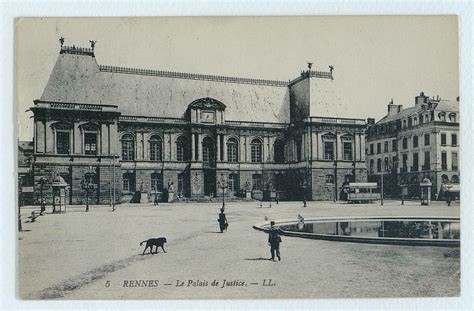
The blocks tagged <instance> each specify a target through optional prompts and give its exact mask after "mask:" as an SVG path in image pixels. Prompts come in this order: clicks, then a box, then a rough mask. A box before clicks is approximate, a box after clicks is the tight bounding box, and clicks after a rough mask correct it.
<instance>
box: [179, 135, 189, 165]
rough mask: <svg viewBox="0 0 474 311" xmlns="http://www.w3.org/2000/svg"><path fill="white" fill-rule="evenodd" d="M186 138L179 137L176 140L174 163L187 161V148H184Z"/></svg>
mask: <svg viewBox="0 0 474 311" xmlns="http://www.w3.org/2000/svg"><path fill="white" fill-rule="evenodd" d="M186 142H187V140H186V137H184V136H180V137H178V139H177V140H176V161H180V162H183V161H188V160H189V152H188V148H187V147H186V146H187V145H186Z"/></svg>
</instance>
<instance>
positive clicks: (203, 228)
mask: <svg viewBox="0 0 474 311" xmlns="http://www.w3.org/2000/svg"><path fill="white" fill-rule="evenodd" d="M16 27H17V47H16V53H17V60H18V62H17V67H16V70H17V78H18V79H17V106H18V117H19V120H18V124H19V140H18V174H19V175H18V177H19V178H18V183H19V193H18V198H19V200H18V203H19V205H18V227H19V232H18V258H19V264H18V284H19V292H18V295H19V297H20V298H23V299H189V298H192V299H259V298H265V299H268V298H275V299H279V298H358V297H364V298H378V297H451V296H459V294H460V274H461V272H460V174H461V167H460V164H459V160H458V159H459V157H460V152H461V151H460V133H459V121H460V114H459V113H460V109H459V105H460V102H461V100H460V98H459V94H458V93H459V91H458V72H457V67H458V56H457V54H458V46H457V44H458V43H457V18H456V17H455V16H436V17H434V16H432V17H431V16H426V17H416V16H392V17H388V16H383V17H382V16H380V17H376V16H360V17H350V16H347V17H241V18H236V17H227V18H219V17H199V18H197V17H196V18H177V17H176V18H22V19H19V20H17V25H16ZM432 40H436V41H437V42H438V44H437V45H436V46H433V45H427V44H429V43H430V42H431V41H432ZM427 69H429V70H427Z"/></svg>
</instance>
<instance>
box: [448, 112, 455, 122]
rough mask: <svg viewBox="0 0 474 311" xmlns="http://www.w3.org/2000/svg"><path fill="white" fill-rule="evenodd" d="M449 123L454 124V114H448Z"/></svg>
mask: <svg viewBox="0 0 474 311" xmlns="http://www.w3.org/2000/svg"><path fill="white" fill-rule="evenodd" d="M449 121H451V122H456V114H455V113H450V114H449Z"/></svg>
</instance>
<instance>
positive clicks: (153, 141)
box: [148, 135, 163, 161]
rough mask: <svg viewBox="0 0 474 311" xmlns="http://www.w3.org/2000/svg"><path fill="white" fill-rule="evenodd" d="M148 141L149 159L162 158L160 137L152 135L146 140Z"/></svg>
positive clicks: (157, 159)
mask: <svg viewBox="0 0 474 311" xmlns="http://www.w3.org/2000/svg"><path fill="white" fill-rule="evenodd" d="M148 143H149V146H150V160H151V161H161V160H162V146H163V142H162V140H161V137H160V136H158V135H153V136H151V137H150V139H149V140H148Z"/></svg>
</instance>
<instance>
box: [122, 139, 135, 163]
mask: <svg viewBox="0 0 474 311" xmlns="http://www.w3.org/2000/svg"><path fill="white" fill-rule="evenodd" d="M133 158H134V149H133V141H122V159H123V160H125V161H132V160H133Z"/></svg>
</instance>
